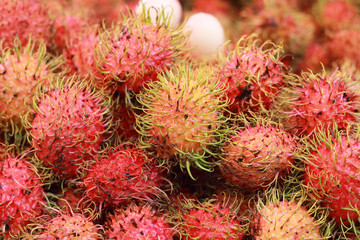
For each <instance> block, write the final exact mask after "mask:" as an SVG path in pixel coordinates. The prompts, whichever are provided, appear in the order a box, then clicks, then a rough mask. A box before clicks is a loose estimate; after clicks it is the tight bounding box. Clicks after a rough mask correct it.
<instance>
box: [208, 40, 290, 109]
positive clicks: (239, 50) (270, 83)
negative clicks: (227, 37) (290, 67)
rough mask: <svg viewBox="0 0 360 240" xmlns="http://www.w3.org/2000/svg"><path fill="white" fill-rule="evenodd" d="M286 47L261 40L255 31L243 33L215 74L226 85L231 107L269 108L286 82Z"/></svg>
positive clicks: (226, 93) (225, 93)
mask: <svg viewBox="0 0 360 240" xmlns="http://www.w3.org/2000/svg"><path fill="white" fill-rule="evenodd" d="M282 53H283V49H282V48H281V47H280V46H278V45H275V44H273V43H272V42H270V41H266V42H262V43H261V40H260V39H259V38H258V37H257V36H256V35H250V36H243V37H241V38H240V39H239V41H238V42H237V43H236V47H235V49H234V50H233V51H232V52H231V53H230V54H229V55H228V57H226V58H223V59H222V60H221V63H220V67H219V69H218V70H217V71H216V75H215V77H216V78H220V83H221V84H224V85H225V86H226V87H227V90H226V91H225V92H224V95H226V96H227V97H228V98H229V100H230V106H229V109H230V110H231V111H232V112H235V113H238V112H242V111H248V110H252V111H260V110H261V109H269V108H270V107H271V106H272V104H273V102H274V100H275V99H276V97H277V95H278V94H279V93H280V91H281V88H282V87H284V86H285V85H286V78H285V77H284V75H285V74H286V72H287V69H286V67H285V65H284V64H283V63H282V62H281V58H282V57H281V54H282Z"/></svg>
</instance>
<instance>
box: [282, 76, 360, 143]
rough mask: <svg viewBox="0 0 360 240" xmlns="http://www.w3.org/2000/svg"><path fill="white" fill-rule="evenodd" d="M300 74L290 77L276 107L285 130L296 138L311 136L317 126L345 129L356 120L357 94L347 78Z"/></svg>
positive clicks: (354, 86)
mask: <svg viewBox="0 0 360 240" xmlns="http://www.w3.org/2000/svg"><path fill="white" fill-rule="evenodd" d="M328 74H329V73H327V72H326V71H325V70H323V72H322V73H317V74H314V73H312V72H303V73H302V74H301V76H298V75H292V76H291V79H290V80H289V82H292V83H291V85H290V86H289V87H287V88H286V89H284V91H283V93H282V94H281V97H279V102H278V103H277V106H278V107H279V109H278V111H279V113H280V116H281V119H282V120H283V124H284V127H285V129H286V130H289V131H290V132H292V133H294V134H295V135H298V136H311V135H313V134H314V132H315V131H316V129H317V127H318V126H324V128H328V127H330V126H332V125H333V123H334V122H336V123H337V127H339V128H340V129H346V127H347V126H348V125H349V124H350V123H351V122H356V121H358V119H359V113H358V108H359V106H360V105H359V103H360V102H359V100H360V98H359V97H360V94H359V91H358V87H357V86H356V83H355V82H353V81H352V80H351V78H350V76H348V75H346V74H344V73H342V72H340V71H337V70H336V71H334V72H332V73H330V75H328Z"/></svg>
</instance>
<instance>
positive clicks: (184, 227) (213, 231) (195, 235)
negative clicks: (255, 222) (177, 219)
mask: <svg viewBox="0 0 360 240" xmlns="http://www.w3.org/2000/svg"><path fill="white" fill-rule="evenodd" d="M183 201H185V202H183V204H185V205H186V207H185V208H186V210H185V212H183V213H181V214H182V217H181V218H182V222H181V223H180V226H179V228H180V229H179V231H180V233H181V236H182V237H183V238H184V239H204V240H211V239H228V240H230V239H231V240H232V239H242V238H243V236H244V229H243V228H242V225H241V223H240V219H239V218H238V217H237V216H236V213H235V212H233V211H232V210H231V209H230V208H229V207H226V206H224V205H223V204H220V203H219V202H213V201H205V202H202V203H200V202H194V201H191V200H189V199H184V200H183Z"/></svg>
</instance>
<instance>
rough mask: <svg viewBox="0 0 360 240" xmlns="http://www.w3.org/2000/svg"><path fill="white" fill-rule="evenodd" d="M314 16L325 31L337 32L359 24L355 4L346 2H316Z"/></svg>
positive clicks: (346, 0)
mask: <svg viewBox="0 0 360 240" xmlns="http://www.w3.org/2000/svg"><path fill="white" fill-rule="evenodd" d="M314 16H316V17H317V20H318V22H319V25H320V26H321V27H323V28H324V29H325V30H331V31H339V30H342V29H347V28H350V27H351V26H353V25H354V23H355V22H357V23H359V20H360V18H359V16H358V11H357V9H356V6H355V4H353V3H351V2H350V1H348V0H330V1H318V5H315V13H314Z"/></svg>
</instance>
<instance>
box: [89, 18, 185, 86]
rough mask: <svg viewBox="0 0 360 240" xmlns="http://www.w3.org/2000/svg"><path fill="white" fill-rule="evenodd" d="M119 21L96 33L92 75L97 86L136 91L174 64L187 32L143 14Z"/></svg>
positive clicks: (180, 52)
mask: <svg viewBox="0 0 360 240" xmlns="http://www.w3.org/2000/svg"><path fill="white" fill-rule="evenodd" d="M159 19H162V18H161V17H159ZM159 21H160V20H159ZM119 22H120V24H116V25H114V26H112V27H110V29H109V30H108V29H103V30H104V31H103V33H101V34H100V36H99V42H98V44H97V45H96V54H95V61H96V64H97V69H98V74H96V75H95V78H96V80H97V83H98V85H99V86H107V87H109V88H111V89H116V90H118V91H120V92H122V93H125V92H126V91H128V90H129V91H133V92H135V93H138V92H139V91H140V90H141V89H142V87H143V85H144V84H147V83H149V82H151V81H156V80H157V75H158V73H160V72H161V71H163V70H166V69H169V68H170V67H172V66H173V64H174V61H175V60H176V59H178V58H179V57H178V56H179V55H180V54H182V53H183V50H182V48H183V45H184V43H185V42H186V35H185V34H183V33H182V30H181V27H179V28H176V29H173V30H172V29H169V28H168V27H167V25H166V23H165V22H164V23H162V24H160V23H157V24H151V22H150V20H149V19H144V18H143V16H142V15H141V16H137V17H136V16H130V17H128V18H127V19H123V20H122V21H119Z"/></svg>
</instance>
